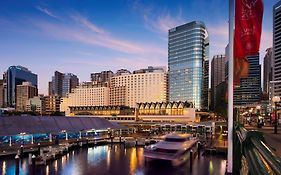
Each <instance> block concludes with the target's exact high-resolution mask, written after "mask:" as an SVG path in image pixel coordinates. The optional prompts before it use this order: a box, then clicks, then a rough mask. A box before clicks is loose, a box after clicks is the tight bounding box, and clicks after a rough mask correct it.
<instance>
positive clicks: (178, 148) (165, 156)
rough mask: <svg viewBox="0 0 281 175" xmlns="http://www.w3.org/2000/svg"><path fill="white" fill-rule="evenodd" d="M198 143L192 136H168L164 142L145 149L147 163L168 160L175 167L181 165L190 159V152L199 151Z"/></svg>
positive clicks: (176, 134) (175, 134) (173, 134)
mask: <svg viewBox="0 0 281 175" xmlns="http://www.w3.org/2000/svg"><path fill="white" fill-rule="evenodd" d="M197 142H198V140H197V139H196V138H193V137H192V135H190V134H178V133H172V134H168V135H166V136H165V138H164V140H162V141H160V142H158V143H156V144H153V145H149V146H147V147H146V148H145V150H144V157H145V161H151V160H166V161H170V162H171V164H172V165H173V166H178V165H181V164H182V163H184V162H185V161H187V160H188V159H189V154H190V150H197V146H198V145H197Z"/></svg>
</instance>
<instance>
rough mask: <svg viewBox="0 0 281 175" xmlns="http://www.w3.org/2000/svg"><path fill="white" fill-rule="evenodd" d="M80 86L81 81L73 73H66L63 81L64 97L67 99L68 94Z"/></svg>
mask: <svg viewBox="0 0 281 175" xmlns="http://www.w3.org/2000/svg"><path fill="white" fill-rule="evenodd" d="M78 85H79V79H78V77H77V76H76V75H74V74H72V73H66V74H64V76H63V80H62V96H63V97H65V96H66V94H67V93H70V92H71V90H72V89H74V88H76V87H77V86H78Z"/></svg>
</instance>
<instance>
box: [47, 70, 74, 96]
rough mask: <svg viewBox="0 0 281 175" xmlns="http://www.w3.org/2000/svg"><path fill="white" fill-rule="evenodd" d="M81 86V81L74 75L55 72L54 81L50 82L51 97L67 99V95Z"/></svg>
mask: <svg viewBox="0 0 281 175" xmlns="http://www.w3.org/2000/svg"><path fill="white" fill-rule="evenodd" d="M78 85H79V79H78V77H77V76H76V75H74V74H72V73H61V72H59V71H55V74H54V76H53V77H52V81H51V82H49V95H51V96H60V97H65V96H66V94H67V93H70V92H71V90H72V89H73V88H75V87H77V86H78Z"/></svg>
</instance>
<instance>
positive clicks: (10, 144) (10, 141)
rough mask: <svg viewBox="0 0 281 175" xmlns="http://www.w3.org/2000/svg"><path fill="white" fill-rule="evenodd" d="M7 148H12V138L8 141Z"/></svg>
mask: <svg viewBox="0 0 281 175" xmlns="http://www.w3.org/2000/svg"><path fill="white" fill-rule="evenodd" d="M9 146H12V137H10V139H9Z"/></svg>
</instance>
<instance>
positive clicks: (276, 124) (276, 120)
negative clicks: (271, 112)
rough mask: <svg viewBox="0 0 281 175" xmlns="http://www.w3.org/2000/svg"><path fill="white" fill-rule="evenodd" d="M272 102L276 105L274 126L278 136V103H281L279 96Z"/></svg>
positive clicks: (273, 98)
mask: <svg viewBox="0 0 281 175" xmlns="http://www.w3.org/2000/svg"><path fill="white" fill-rule="evenodd" d="M272 102H273V103H274V105H275V124H274V134H277V126H278V116H277V103H278V102H280V97H279V96H274V97H272Z"/></svg>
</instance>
